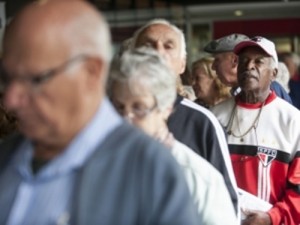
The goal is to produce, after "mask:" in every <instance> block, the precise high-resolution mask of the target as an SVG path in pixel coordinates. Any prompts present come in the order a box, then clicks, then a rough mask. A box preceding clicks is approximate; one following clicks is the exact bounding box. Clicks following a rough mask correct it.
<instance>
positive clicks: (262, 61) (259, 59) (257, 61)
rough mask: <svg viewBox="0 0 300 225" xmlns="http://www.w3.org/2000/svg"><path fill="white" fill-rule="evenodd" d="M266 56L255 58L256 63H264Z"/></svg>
mask: <svg viewBox="0 0 300 225" xmlns="http://www.w3.org/2000/svg"><path fill="white" fill-rule="evenodd" d="M264 62H265V61H264V58H261V57H260V58H257V59H255V64H264Z"/></svg>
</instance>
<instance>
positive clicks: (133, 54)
mask: <svg viewBox="0 0 300 225" xmlns="http://www.w3.org/2000/svg"><path fill="white" fill-rule="evenodd" d="M107 90H108V95H109V96H110V98H111V100H112V102H113V104H114V106H115V108H116V109H117V111H118V112H119V113H120V114H121V115H122V116H123V117H124V118H126V119H127V120H128V121H129V123H132V124H133V125H135V126H137V127H138V128H140V129H141V130H143V131H144V132H146V133H147V134H148V135H150V136H152V137H153V138H155V139H157V140H158V141H160V142H161V143H163V144H165V145H166V146H168V147H169V148H170V152H171V154H172V155H173V156H174V157H175V159H176V160H177V162H178V163H179V165H180V166H181V168H182V170H183V172H184V174H185V176H186V180H187V184H188V186H189V190H190V192H191V195H192V196H193V198H194V202H195V204H196V207H197V211H198V212H199V215H200V218H201V221H199V224H211V225H213V224H215V225H217V224H223V225H224V224H228V225H229V224H230V225H232V224H238V222H237V218H236V215H235V211H234V208H233V204H232V202H231V199H230V196H229V193H228V190H227V188H226V186H225V183H224V179H223V177H222V175H221V174H220V173H219V172H218V171H217V170H216V169H215V168H214V167H213V166H212V165H210V164H209V163H208V162H207V161H206V160H204V159H203V158H201V157H200V156H199V155H197V154H196V153H194V152H193V151H192V150H191V149H189V148H188V147H187V146H186V145H184V144H182V143H180V142H179V141H177V140H176V139H174V137H173V135H172V134H171V133H170V131H169V130H168V127H167V124H166V120H167V118H168V117H169V115H170V113H171V112H172V109H173V103H174V101H175V98H176V76H175V75H173V74H172V72H171V70H170V69H169V68H168V66H167V65H166V63H165V61H164V60H163V59H162V58H161V57H160V56H159V55H158V54H157V53H156V52H155V51H153V50H150V49H136V50H129V51H126V52H125V53H124V54H123V55H122V56H121V58H120V60H119V61H118V62H116V63H115V64H114V65H113V66H112V70H111V73H110V76H109V80H108V89H107Z"/></svg>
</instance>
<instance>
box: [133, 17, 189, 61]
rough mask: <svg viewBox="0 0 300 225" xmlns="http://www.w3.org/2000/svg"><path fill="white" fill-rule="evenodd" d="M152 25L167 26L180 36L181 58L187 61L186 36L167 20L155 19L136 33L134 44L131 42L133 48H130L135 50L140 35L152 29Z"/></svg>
mask: <svg viewBox="0 0 300 225" xmlns="http://www.w3.org/2000/svg"><path fill="white" fill-rule="evenodd" d="M152 25H166V26H168V27H170V28H171V29H172V30H174V31H175V32H176V33H177V34H178V35H179V39H180V57H181V58H182V59H186V55H187V52H186V43H185V37H184V34H183V32H182V30H180V29H179V28H178V27H177V26H175V25H174V24H172V23H170V22H169V21H167V20H166V19H153V20H150V21H149V22H148V23H146V24H145V25H144V26H142V27H141V28H139V29H138V30H137V31H135V32H134V34H133V37H132V42H131V46H130V47H131V48H135V47H136V44H137V43H136V42H137V39H138V38H139V36H140V34H141V33H142V32H143V31H144V30H145V29H147V28H148V27H150V26H152Z"/></svg>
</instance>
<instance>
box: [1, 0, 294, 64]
mask: <svg viewBox="0 0 300 225" xmlns="http://www.w3.org/2000/svg"><path fill="white" fill-rule="evenodd" d="M30 1H33V0H1V1H0V6H1V8H0V13H1V15H0V16H1V21H0V22H1V23H0V25H1V33H3V29H4V27H5V24H7V23H8V22H9V21H10V19H11V18H13V16H14V14H15V13H16V12H17V11H18V10H19V9H20V8H21V7H22V6H23V5H25V4H26V3H28V2H30ZM71 1H72V0H70V2H71ZM89 2H91V3H92V4H94V5H95V6H96V7H97V8H98V9H99V10H101V11H102V12H104V14H105V15H106V18H107V20H108V22H109V24H110V27H111V32H112V37H113V43H114V47H115V50H117V49H118V48H119V46H120V44H121V42H122V41H123V40H125V39H127V38H129V37H131V35H132V33H133V32H134V31H135V30H136V29H137V28H138V27H140V26H141V25H143V24H145V23H146V22H147V21H148V20H150V19H153V18H165V19H168V20H170V21H171V22H173V23H175V24H176V25H177V26H179V27H180V28H181V29H182V30H183V31H184V33H185V35H186V40H187V48H188V49H187V50H188V56H189V57H188V61H189V62H192V61H193V60H194V59H196V58H199V57H200V56H203V55H204V52H203V51H202V48H203V46H204V45H205V44H206V43H208V42H209V41H210V40H212V39H216V38H219V37H221V36H224V35H227V34H230V33H243V34H246V35H248V36H255V35H261V36H265V37H267V38H269V39H271V40H273V41H274V42H275V44H276V48H277V51H278V52H279V53H281V52H295V53H298V54H299V53H300V0H283V1H282V0H281V1H279V0H278V1H274V0H273V1H260V0H256V1H255V0H252V1H245V0H244V1H224V0H222V1H221V0H207V1H206V0H89ZM1 33H0V35H1Z"/></svg>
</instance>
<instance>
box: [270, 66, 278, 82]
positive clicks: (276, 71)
mask: <svg viewBox="0 0 300 225" xmlns="http://www.w3.org/2000/svg"><path fill="white" fill-rule="evenodd" d="M277 73H278V69H277V68H275V69H273V71H272V76H271V78H270V80H271V82H273V81H274V80H275V79H276V76H277Z"/></svg>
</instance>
